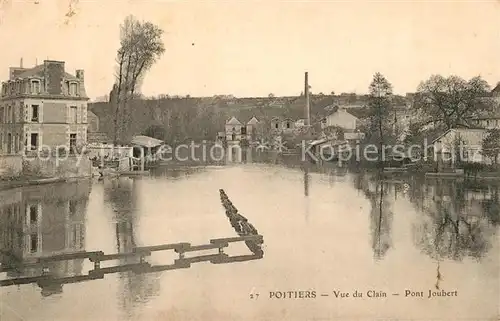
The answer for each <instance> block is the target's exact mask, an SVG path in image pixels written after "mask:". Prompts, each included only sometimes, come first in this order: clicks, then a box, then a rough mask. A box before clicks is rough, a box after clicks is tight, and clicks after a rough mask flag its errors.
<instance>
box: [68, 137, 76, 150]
mask: <svg viewBox="0 0 500 321" xmlns="http://www.w3.org/2000/svg"><path fill="white" fill-rule="evenodd" d="M75 149H76V134H70V135H69V152H70V153H74V152H75Z"/></svg>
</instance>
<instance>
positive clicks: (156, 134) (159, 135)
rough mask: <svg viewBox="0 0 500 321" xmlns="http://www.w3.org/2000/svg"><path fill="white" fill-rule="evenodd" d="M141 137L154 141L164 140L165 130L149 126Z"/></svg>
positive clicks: (156, 126)
mask: <svg viewBox="0 0 500 321" xmlns="http://www.w3.org/2000/svg"><path fill="white" fill-rule="evenodd" d="M143 135H145V136H149V137H153V138H156V139H160V140H164V139H165V128H164V127H163V126H159V125H151V126H149V127H148V128H146V130H145V131H144V132H143Z"/></svg>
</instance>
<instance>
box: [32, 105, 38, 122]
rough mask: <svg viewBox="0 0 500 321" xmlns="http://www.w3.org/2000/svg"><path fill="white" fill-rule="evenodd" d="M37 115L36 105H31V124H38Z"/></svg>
mask: <svg viewBox="0 0 500 321" xmlns="http://www.w3.org/2000/svg"><path fill="white" fill-rule="evenodd" d="M38 117H39V115H38V105H31V121H32V122H38V121H39V118H38Z"/></svg>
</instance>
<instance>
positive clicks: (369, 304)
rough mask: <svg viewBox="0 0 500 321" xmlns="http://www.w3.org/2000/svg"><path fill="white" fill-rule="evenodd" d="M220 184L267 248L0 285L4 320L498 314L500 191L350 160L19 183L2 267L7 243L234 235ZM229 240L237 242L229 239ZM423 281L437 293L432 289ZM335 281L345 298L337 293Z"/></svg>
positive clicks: (54, 249) (18, 247)
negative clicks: (380, 173) (376, 170)
mask: <svg viewBox="0 0 500 321" xmlns="http://www.w3.org/2000/svg"><path fill="white" fill-rule="evenodd" d="M219 189H224V190H225V192H226V193H227V195H228V197H229V199H230V200H231V201H232V203H233V204H234V205H235V206H236V208H237V209H238V210H239V211H240V213H241V214H242V215H244V216H245V217H246V218H247V219H248V221H249V222H251V224H253V225H254V226H255V227H256V228H257V230H258V232H259V234H261V235H263V237H264V245H263V251H264V256H263V258H261V259H257V260H251V261H244V262H237V263H230V264H211V263H209V262H205V263H194V264H192V265H191V267H190V268H187V269H179V270H172V271H164V272H155V273H140V274H135V273H133V272H131V271H122V272H117V273H110V274H107V275H105V276H104V278H103V279H98V280H91V281H85V282H78V283H73V284H64V285H63V286H62V288H61V287H59V288H57V287H56V288H50V287H47V288H43V287H40V286H39V285H37V284H26V285H13V286H4V287H0V302H1V304H0V320H35V321H42V320H43V321H45V320H47V321H48V320H75V321H76V320H82V321H83V320H92V321H95V320H131V321H136V320H137V321H149V320H221V321H222V320H312V319H316V320H322V319H323V320H347V319H349V320H373V319H374V318H375V317H379V318H384V319H403V318H404V319H421V320H429V319H446V320H459V319H474V320H490V319H491V320H496V319H497V318H498V316H499V312H498V306H499V302H500V294H499V293H500V281H499V270H500V261H499V255H500V254H499V253H500V247H499V240H500V237H499V235H500V233H499V232H500V227H499V223H500V214H499V213H500V201H499V195H500V189H499V186H498V185H495V184H491V183H478V182H464V181H458V180H433V181H428V180H427V181H422V180H419V179H402V180H401V181H381V180H377V178H375V177H373V176H371V175H369V174H362V173H358V174H355V173H346V172H339V171H337V172H329V173H314V172H311V173H309V174H305V173H304V172H302V171H301V170H300V169H291V168H284V167H279V166H270V165H241V166H231V167H207V168H189V169H186V170H164V171H161V172H159V173H157V174H156V175H154V176H152V177H141V178H135V179H131V178H119V179H110V180H107V179H106V180H104V181H99V182H90V181H79V182H73V183H65V184H54V185H46V186H31V187H25V188H18V189H13V190H8V191H2V192H0V204H1V206H0V207H1V208H0V222H1V228H2V230H1V239H0V242H1V244H0V249H2V251H3V253H4V255H3V262H2V263H3V264H2V268H4V267H5V266H6V264H7V263H9V262H11V260H12V255H13V253H14V254H15V253H17V254H16V255H17V256H18V257H19V258H20V259H19V260H21V263H20V264H21V265H20V266H22V262H23V261H29V260H33V259H36V258H37V257H45V256H50V255H55V254H61V253H73V252H78V251H103V252H104V253H106V254H112V253H117V252H127V251H130V250H131V249H132V248H134V247H136V246H146V245H158V244H165V243H178V242H189V243H192V244H193V245H194V244H207V243H208V242H209V240H211V239H214V238H223V237H234V236H237V234H236V232H235V230H234V229H233V228H232V227H231V224H230V223H229V222H228V219H227V218H226V216H225V214H224V208H223V207H222V205H221V201H220V197H219ZM230 252H231V253H232V254H231V255H238V254H248V252H249V250H248V248H246V247H245V245H244V243H243V244H239V243H235V244H234V245H230V248H229V249H228V253H230ZM176 258H177V256H176V255H173V254H170V253H167V252H165V253H161V252H158V253H154V254H153V255H152V256H151V257H150V258H148V261H149V262H150V263H154V264H170V263H171V262H172V261H173V260H174V259H176ZM124 263H126V262H125V260H121V261H120V260H117V261H111V262H108V263H106V264H107V266H110V265H117V264H124ZM103 264H104V263H103ZM93 268H94V265H93V264H92V263H91V262H89V261H88V260H83V259H74V260H70V261H60V262H53V263H51V265H50V269H49V270H50V273H52V274H53V275H54V276H56V277H68V276H75V275H86V274H87V273H88V271H89V270H92V269H93ZM40 270H41V267H40V266H37V265H36V264H35V265H32V266H26V267H22V268H19V267H18V268H17V272H16V271H15V270H8V269H4V271H3V273H1V274H2V276H1V279H6V278H19V277H26V276H35V275H38V274H37V273H40ZM287 291H293V292H291V293H286V292H287ZM299 291H300V292H299ZM429 291H431V293H434V295H435V294H436V293H438V294H443V293H444V294H447V295H448V296H447V297H442V296H432V297H431V298H428V295H429ZM339 292H342V293H348V295H349V296H347V295H343V296H344V297H342V298H340V295H339ZM355 292H356V293H357V294H356V297H353V293H355ZM336 294H337V295H339V298H337V297H336ZM360 294H361V295H360ZM282 296H286V298H284V297H282ZM290 296H291V298H290Z"/></svg>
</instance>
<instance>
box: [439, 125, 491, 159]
mask: <svg viewBox="0 0 500 321" xmlns="http://www.w3.org/2000/svg"><path fill="white" fill-rule="evenodd" d="M487 135H488V132H487V130H486V129H470V128H453V129H449V130H448V131H446V132H445V133H444V134H442V135H441V136H439V137H438V138H436V139H435V140H433V141H432V147H433V150H434V155H435V156H434V157H435V159H436V160H437V161H443V162H445V163H450V164H454V163H455V161H456V157H457V156H459V157H460V155H461V158H462V161H463V162H477V163H484V164H491V159H489V158H488V157H485V156H483V154H482V153H481V149H482V148H481V145H482V141H483V139H484V138H485V137H486V136H487ZM460 145H461V146H463V147H462V152H461V153H460V147H459V146H460Z"/></svg>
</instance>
